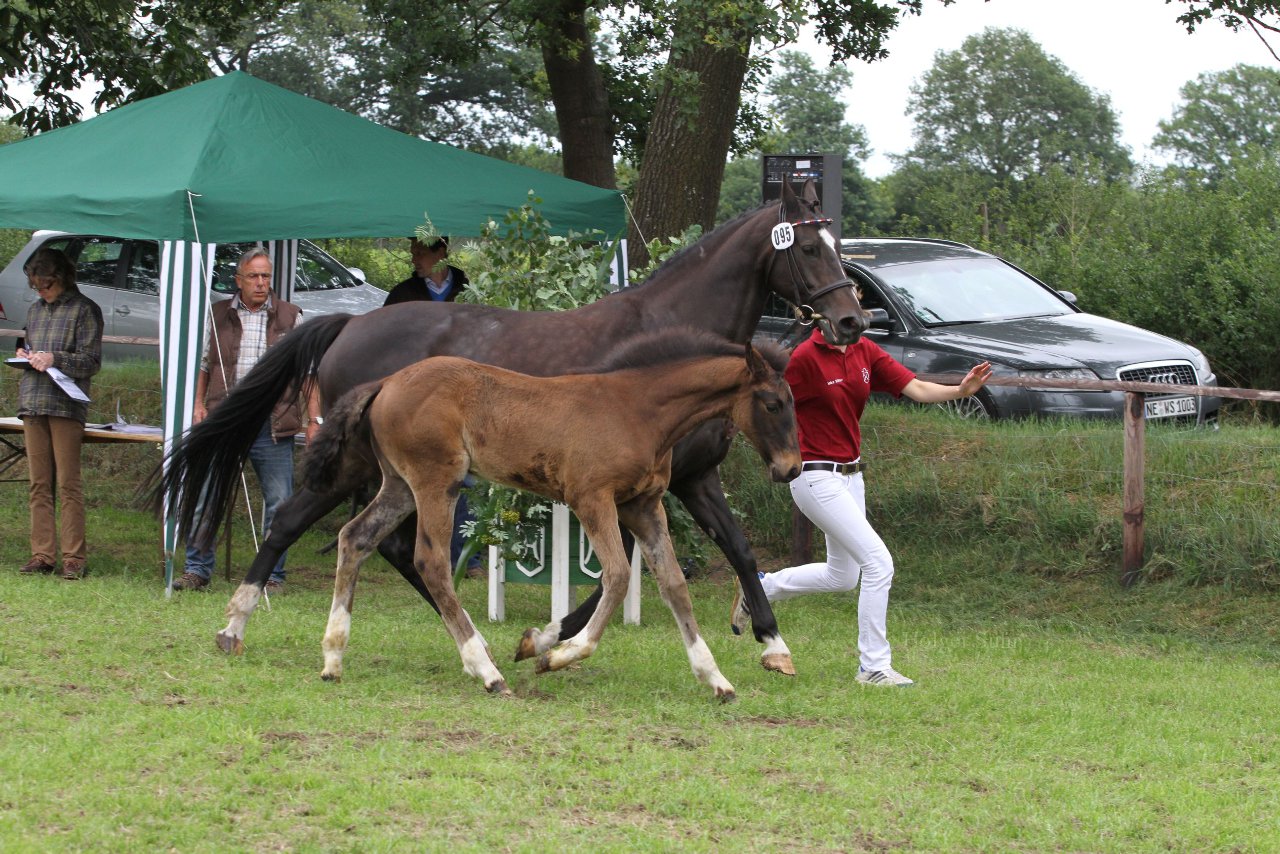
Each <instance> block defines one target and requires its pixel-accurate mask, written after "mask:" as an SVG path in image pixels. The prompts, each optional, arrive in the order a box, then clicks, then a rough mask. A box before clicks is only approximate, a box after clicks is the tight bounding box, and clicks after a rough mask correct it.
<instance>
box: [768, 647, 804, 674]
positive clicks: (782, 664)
mask: <svg viewBox="0 0 1280 854" xmlns="http://www.w3.org/2000/svg"><path fill="white" fill-rule="evenodd" d="M760 666H761V667H763V668H764V669H765V670H772V671H773V672H774V673H781V674H782V675H783V676H795V675H796V666H795V665H794V664H792V663H791V656H790V655H787V654H786V653H785V652H769V653H765V654H764V655H762V656H760Z"/></svg>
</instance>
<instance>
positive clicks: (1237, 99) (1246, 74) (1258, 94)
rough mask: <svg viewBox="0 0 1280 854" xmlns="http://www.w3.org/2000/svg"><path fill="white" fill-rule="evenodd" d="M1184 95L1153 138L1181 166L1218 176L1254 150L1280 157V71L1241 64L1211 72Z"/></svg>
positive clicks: (1189, 85)
mask: <svg viewBox="0 0 1280 854" xmlns="http://www.w3.org/2000/svg"><path fill="white" fill-rule="evenodd" d="M1181 94H1182V100H1183V103H1182V104H1181V105H1180V106H1178V107H1177V109H1175V110H1174V113H1173V117H1172V118H1171V119H1169V120H1168V121H1161V122H1160V131H1159V133H1157V134H1156V135H1155V138H1154V139H1153V140H1152V143H1153V145H1154V146H1155V147H1156V148H1158V149H1161V150H1164V151H1169V152H1172V153H1173V155H1174V158H1175V162H1176V163H1178V164H1179V165H1180V166H1182V167H1184V168H1187V169H1196V170H1203V171H1204V172H1205V173H1207V174H1208V175H1209V176H1210V177H1217V176H1220V175H1222V174H1224V173H1225V172H1227V171H1228V167H1229V166H1230V164H1231V163H1232V162H1234V161H1236V160H1238V159H1240V158H1241V157H1244V156H1246V152H1247V151H1248V149H1250V147H1256V148H1258V149H1260V150H1261V151H1263V152H1267V153H1269V154H1271V155H1272V156H1275V155H1277V154H1280V71H1277V70H1275V69H1272V68H1263V67H1260V66H1257V65H1243V64H1241V65H1237V66H1235V67H1233V68H1230V69H1228V70H1226V71H1214V72H1206V73H1204V74H1201V75H1200V76H1198V77H1197V78H1196V79H1195V80H1192V81H1190V82H1188V83H1186V84H1185V85H1184V86H1183V87H1182V90H1181Z"/></svg>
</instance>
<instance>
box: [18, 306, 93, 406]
mask: <svg viewBox="0 0 1280 854" xmlns="http://www.w3.org/2000/svg"><path fill="white" fill-rule="evenodd" d="M26 339H27V349H28V350H30V351H31V352H32V353H37V352H40V351H42V350H43V351H44V352H46V353H52V354H53V366H54V367H55V368H57V369H58V370H60V371H62V372H63V373H64V374H66V375H67V376H69V377H71V378H72V379H74V380H75V381H76V385H78V386H80V390H81V391H83V392H84V393H85V394H86V395H87V394H89V377H91V376H93V375H94V374H96V373H97V372H98V369H99V368H101V367H102V309H100V308H98V304H97V303H95V302H94V301H93V300H91V299H89V298H88V297H86V296H85V295H83V294H81V293H79V292H73V291H63V292H62V293H61V294H59V295H58V298H57V299H55V300H54V301H53V302H51V303H48V302H45V301H44V300H43V299H38V300H36V301H35V302H33V303H32V304H31V308H30V309H29V310H28V311H27V328H26ZM88 414H89V405H88V404H87V403H82V402H80V401H76V400H72V399H71V398H70V397H68V396H67V393H66V392H65V391H63V390H62V389H60V388H58V386H57V384H56V383H54V381H53V380H51V379H49V376H48V374H46V373H45V372H44V371H36V370H26V371H23V372H22V381H21V382H20V383H19V385H18V417H19V418H21V417H24V416H27V415H54V416H57V417H60V418H72V419H74V420H76V421H79V422H80V423H81V424H83V423H84V422H85V419H86V417H87V416H88Z"/></svg>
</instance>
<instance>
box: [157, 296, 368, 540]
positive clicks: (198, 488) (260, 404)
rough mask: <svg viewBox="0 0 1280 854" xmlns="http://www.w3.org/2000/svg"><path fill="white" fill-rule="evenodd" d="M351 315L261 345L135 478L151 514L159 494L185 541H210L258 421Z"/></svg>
mask: <svg viewBox="0 0 1280 854" xmlns="http://www.w3.org/2000/svg"><path fill="white" fill-rule="evenodd" d="M351 317H352V316H351V315H349V314H330V315H326V316H324V317H320V318H317V319H315V320H312V321H308V322H307V323H304V324H302V325H301V326H299V327H298V328H297V329H294V330H293V331H291V332H290V333H289V334H288V335H286V336H285V337H284V338H283V339H282V340H281V341H280V342H279V343H277V344H276V345H274V346H273V347H271V348H270V349H269V350H267V352H266V354H265V355H263V357H262V358H261V359H259V360H258V363H257V364H256V365H254V366H253V370H251V371H249V373H248V374H247V375H246V376H245V377H244V378H243V379H241V380H240V381H239V382H237V383H236V384H235V386H234V387H232V389H231V392H230V393H229V394H228V395H227V396H226V397H225V398H224V399H223V400H222V401H221V402H220V403H219V404H218V405H217V406H216V407H215V408H214V410H213V411H212V412H211V413H209V417H207V418H205V419H204V420H203V421H201V422H200V423H199V424H197V425H195V426H194V427H192V428H191V430H190V431H189V432H188V433H187V434H186V435H185V436H180V437H177V438H176V439H174V442H173V447H172V449H171V450H170V451H169V454H168V456H166V457H165V459H164V461H163V463H162V464H161V466H160V467H158V468H157V469H156V470H155V471H154V472H152V474H151V476H150V477H149V478H148V479H147V482H146V483H144V484H143V493H144V496H145V498H144V500H145V501H146V502H147V503H148V504H149V505H150V506H151V507H152V509H154V510H155V511H156V512H159V510H160V508H161V507H162V506H163V504H164V502H165V501H166V500H167V501H168V503H169V506H170V508H171V509H172V513H173V516H174V518H175V519H176V520H177V522H178V527H179V529H180V530H182V531H185V532H186V533H187V536H188V538H190V540H191V541H192V542H193V544H195V545H197V546H208V545H209V544H210V543H212V542H213V539H214V534H215V532H216V531H217V529H218V525H219V524H221V522H222V517H223V515H224V513H225V512H226V507H227V500H228V498H229V497H230V495H231V492H232V491H233V490H234V489H235V483H236V479H237V478H238V477H239V475H240V469H241V468H242V467H243V466H244V461H245V459H246V458H247V457H248V456H249V449H250V448H251V447H252V446H253V442H254V440H255V439H257V437H258V432H259V431H260V430H261V429H262V425H263V424H264V423H266V421H267V419H268V418H270V417H271V411H272V410H273V409H274V408H275V405H276V403H277V402H279V400H280V399H281V398H282V397H284V396H285V394H287V393H289V392H290V390H294V391H295V392H296V391H298V390H300V389H301V388H302V382H303V381H304V380H305V379H306V378H307V377H308V376H311V375H312V374H314V373H315V370H316V367H317V366H318V365H319V364H320V359H321V358H322V357H323V356H324V354H325V351H327V350H328V349H329V347H330V346H331V345H332V344H333V342H334V339H336V338H337V337H338V334H339V333H340V332H342V330H343V329H344V328H345V327H346V325H347V323H348V322H349V321H350V320H351ZM202 485H203V486H202ZM202 506H203V512H201V507H202ZM197 515H199V517H200V518H198V519H197ZM197 523H198V527H197Z"/></svg>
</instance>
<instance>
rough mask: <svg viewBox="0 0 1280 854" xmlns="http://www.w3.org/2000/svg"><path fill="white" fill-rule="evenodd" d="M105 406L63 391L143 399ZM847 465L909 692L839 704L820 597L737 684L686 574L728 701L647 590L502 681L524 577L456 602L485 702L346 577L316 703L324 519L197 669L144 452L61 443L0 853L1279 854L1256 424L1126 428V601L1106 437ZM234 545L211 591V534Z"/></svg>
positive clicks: (537, 612)
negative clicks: (1143, 512)
mask: <svg viewBox="0 0 1280 854" xmlns="http://www.w3.org/2000/svg"><path fill="white" fill-rule="evenodd" d="M141 370H143V369H140V372H141ZM113 382H114V384H113ZM135 382H137V380H135V379H134V378H132V377H131V376H129V375H125V376H123V377H121V376H117V377H115V378H112V377H107V378H106V379H105V380H104V382H103V383H101V384H96V385H95V389H97V390H98V393H97V394H95V397H96V398H99V399H101V400H103V401H110V402H111V404H109V405H112V406H113V405H114V399H116V397H122V398H123V399H124V401H125V405H126V408H127V407H129V406H136V407H142V406H143V405H144V401H143V396H141V395H139V394H138V393H136V392H134V391H132V390H131V385H132V384H133V383H135ZM4 392H5V389H4V388H0V398H3V395H4ZM126 415H127V416H128V417H130V418H131V419H132V420H147V419H146V417H145V413H144V415H142V416H141V417H140V416H138V415H137V414H134V413H131V412H129V411H128V410H127V409H126ZM868 444H869V447H870V448H871V449H872V459H873V460H874V461H875V462H874V467H873V469H872V471H871V472H870V473H869V475H868V477H869V478H871V479H872V480H871V481H870V482H871V484H872V486H871V488H870V496H871V501H872V512H873V514H876V517H875V518H876V519H877V520H878V524H879V525H880V527H881V529H882V531H884V533H885V536H886V539H887V540H888V541H889V544H890V547H891V548H892V550H893V551H894V554H895V562H896V565H897V568H898V575H897V578H896V580H895V585H894V592H893V601H892V603H891V606H890V637H891V639H892V641H893V644H894V664H895V666H896V667H897V668H898V669H900V670H902V671H903V672H904V673H906V674H907V675H909V676H911V677H913V678H915V679H916V680H917V682H918V684H917V686H916V687H915V688H911V689H905V690H897V689H874V688H863V687H861V686H858V685H856V684H855V683H854V681H853V677H854V674H855V672H856V670H857V654H856V647H855V643H856V639H855V621H856V602H855V598H854V597H853V596H852V595H842V596H826V597H809V598H806V599H802V600H796V601H792V602H786V603H780V604H778V605H777V606H776V610H777V614H778V618H779V622H780V624H781V626H782V629H783V633H784V636H785V637H786V639H787V641H788V643H789V644H790V646H791V649H792V651H793V653H794V656H795V661H796V665H797V667H798V669H799V676H798V677H796V678H794V679H787V678H785V677H780V676H777V675H775V674H770V673H766V672H765V671H764V670H762V669H761V668H760V666H759V663H758V657H759V653H760V648H759V646H758V645H756V644H755V643H754V642H753V641H751V640H749V639H739V638H735V637H733V636H732V635H731V634H730V633H729V631H728V626H727V610H728V604H729V600H730V597H731V595H732V584H731V583H730V581H729V580H728V576H727V574H726V572H725V569H724V567H723V565H721V564H719V563H715V562H712V563H711V564H710V565H708V566H706V567H704V569H703V570H702V572H701V573H700V574H699V575H698V576H697V577H696V578H695V580H693V581H692V582H691V589H692V592H693V598H694V602H695V606H696V608H697V614H698V618H699V620H700V621H701V624H702V627H703V631H704V634H705V636H706V638H707V641H708V643H709V645H710V647H711V649H712V651H713V653H714V654H715V655H716V657H717V659H718V662H719V664H720V667H721V669H722V670H723V672H724V673H725V675H726V676H727V677H728V678H729V679H730V680H731V681H732V682H733V683H734V685H735V687H736V688H737V692H738V700H737V702H735V703H732V704H729V705H720V704H717V703H715V702H714V701H713V700H712V699H711V697H710V692H709V691H708V690H707V689H705V688H704V687H702V686H701V685H699V684H698V683H697V682H696V681H695V680H694V678H693V676H692V674H691V673H690V670H689V666H688V663H687V661H686V660H685V656H684V652H683V649H682V647H681V645H680V642H679V639H678V635H677V633H676V630H675V627H674V625H673V624H672V620H671V618H670V615H669V613H668V612H667V610H666V608H665V606H663V605H662V603H661V602H660V601H659V599H658V596H657V594H656V591H655V589H654V587H653V584H652V581H651V580H650V579H649V578H648V577H647V576H646V577H645V581H644V585H645V588H644V622H643V625H641V626H639V627H631V626H623V625H621V623H620V621H616V622H615V623H614V625H612V626H611V627H610V630H609V632H608V633H607V634H606V635H605V638H604V642H603V644H602V645H601V648H600V650H599V652H598V653H597V654H596V656H594V657H593V658H592V659H590V660H588V661H587V662H585V663H583V664H582V665H580V666H576V667H574V668H571V669H570V670H568V671H565V672H562V673H557V674H549V675H546V676H540V677H539V676H535V675H534V674H533V672H532V665H531V663H530V662H522V663H520V664H516V663H513V662H511V661H510V656H511V653H512V651H513V650H514V648H515V643H516V640H517V638H518V637H519V635H520V632H521V631H522V630H523V629H524V628H526V627H528V626H530V625H537V624H541V623H543V622H544V621H545V620H546V619H547V611H548V601H547V591H546V588H543V587H525V586H518V587H512V588H510V592H509V594H508V602H507V614H508V620H507V622H506V623H503V624H490V623H487V622H486V621H485V620H484V614H485V610H486V609H485V603H484V596H485V589H484V582H481V581H473V580H466V581H464V582H463V583H462V586H461V590H460V593H461V595H462V597H463V601H464V604H465V605H466V606H467V607H468V609H469V610H470V611H471V613H472V614H473V615H474V616H475V617H476V618H477V620H478V621H479V624H480V627H481V630H482V631H483V632H484V633H485V635H486V637H487V638H488V639H489V642H490V644H491V646H492V648H493V651H494V654H495V657H496V658H497V660H498V664H499V667H500V668H501V669H502V671H503V673H504V675H505V676H506V677H507V681H508V684H509V685H510V686H511V688H512V689H513V691H514V694H515V696H514V697H511V698H506V699H500V698H494V697H490V696H487V695H486V694H484V693H483V691H482V689H481V687H480V685H479V684H478V683H477V682H476V681H475V680H473V679H471V678H469V677H467V676H465V675H464V674H463V673H462V669H461V665H460V662H459V659H458V656H457V653H456V651H455V649H454V647H453V644H452V642H451V641H449V640H448V638H447V636H446V634H445V632H444V630H443V628H442V626H441V624H440V621H439V619H438V618H437V617H436V616H435V615H434V613H433V612H431V611H430V610H429V609H428V608H426V607H425V606H424V605H423V604H422V603H421V602H420V601H419V600H418V599H417V597H416V595H415V594H413V593H412V591H411V590H410V589H409V588H408V586H407V585H405V584H404V583H403V582H402V581H400V580H399V578H398V577H396V576H395V575H394V573H393V572H392V571H391V570H390V569H389V568H388V567H387V566H386V565H385V564H384V563H382V562H381V560H380V559H377V558H375V559H373V560H371V561H370V563H369V565H368V566H367V567H366V569H365V572H364V574H363V577H362V579H361V584H360V588H359V591H358V595H357V601H356V608H355V614H354V622H353V629H352V631H353V634H352V642H351V646H350V649H349V651H348V654H347V656H346V660H345V679H344V681H343V682H342V683H341V684H336V685H335V684H329V683H324V682H322V681H321V680H320V679H319V671H320V667H321V663H322V662H321V652H320V638H321V635H322V633H323V630H324V623H325V619H326V616H327V612H328V606H329V598H330V593H331V584H332V574H333V556H332V555H319V554H317V552H318V550H319V549H320V548H321V547H322V546H323V545H325V544H326V543H327V542H328V541H329V540H331V539H332V537H333V535H334V532H335V531H336V529H337V526H338V524H339V520H337V519H329V520H326V521H325V522H324V523H322V524H321V525H319V526H317V530H315V531H313V532H311V533H309V534H308V535H307V536H306V537H305V538H304V539H303V540H302V541H301V542H300V543H299V544H298V545H297V546H295V548H294V549H293V550H292V551H291V553H290V561H289V566H290V580H289V582H288V590H287V592H286V593H285V594H283V595H280V596H277V597H275V600H274V602H273V603H272V607H271V609H270V611H268V610H266V609H263V608H260V609H259V610H258V612H257V613H256V614H255V615H254V617H253V619H252V620H251V622H250V623H249V627H248V635H247V638H246V642H247V646H248V650H247V653H246V654H245V655H244V656H242V657H239V658H230V657H226V656H224V655H223V654H222V653H220V652H218V651H217V649H216V648H215V646H214V643H213V635H214V633H215V632H216V631H217V630H218V629H219V628H221V627H222V625H223V623H224V621H223V609H224V607H225V605H226V601H227V598H228V597H229V595H230V593H231V592H232V590H233V585H232V583H231V582H228V581H226V580H224V578H223V574H222V573H223V571H222V567H221V566H220V567H219V570H218V575H217V579H216V581H215V584H214V585H213V589H212V591H211V592H210V593H207V594H178V595H175V596H174V597H173V598H172V599H166V598H165V596H164V593H163V589H162V585H161V564H160V556H159V545H158V526H157V524H156V522H155V521H154V520H153V519H151V518H150V517H149V516H147V515H146V514H144V513H142V512H141V511H139V510H137V509H136V508H135V507H134V506H133V504H132V492H133V489H134V487H135V486H136V485H137V483H138V482H139V481H140V480H141V478H142V476H143V475H144V474H145V472H146V471H147V469H148V468H149V467H150V466H151V465H153V464H154V462H155V460H156V452H155V449H154V448H151V447H145V446H144V447H129V448H120V447H115V448H106V447H93V448H86V467H87V469H88V470H89V472H90V474H89V475H88V476H87V478H86V492H87V499H88V503H89V508H90V509H89V519H90V561H89V563H90V567H91V570H92V573H93V574H91V575H90V577H89V578H88V579H87V580H85V581H83V582H78V583H67V582H61V581H59V580H55V579H53V578H47V577H37V578H32V577H25V576H19V575H18V574H17V573H16V571H15V568H16V567H17V566H18V565H19V564H20V563H21V562H23V561H24V560H25V559H26V557H27V552H26V547H27V544H26V505H25V501H24V500H23V498H24V490H25V487H24V486H23V485H21V484H0V496H3V499H2V500H0V530H3V531H4V536H3V538H2V539H0V716H2V719H3V720H4V722H5V723H4V725H3V727H0V769H3V772H2V773H0V850H3V851H4V852H9V851H19V852H22V851H50V850H55V851H56V850H101V851H140V850H174V851H184V852H186V851H268V850H270V851H275V850H289V851H293V850H300V851H361V852H364V851H441V850H467V851H472V850H474V851H489V850H509V851H548V850H552V851H554V850H572V851H577V850H610V851H623V850H643V851H674V850H681V851H684V850H690V851H720V850H724V849H726V848H729V847H733V848H737V849H740V850H746V849H753V850H766V851H768V850H778V851H782V850H786V851H1108V852H1109V851H1115V852H1120V851H1124V852H1129V851H1169V850H1174V851H1260V852H1261V851H1274V850H1280V819H1277V811H1276V809H1275V788H1276V782H1277V780H1280V767H1278V766H1280V743H1278V742H1280V736H1277V731H1276V727H1275V716H1276V713H1275V710H1276V709H1277V708H1278V707H1280V645H1278V641H1280V614H1278V613H1277V611H1276V608H1275V596H1274V590H1275V579H1276V577H1277V558H1278V557H1280V549H1277V548H1276V544H1277V540H1278V538H1280V535H1278V533H1277V528H1278V523H1277V520H1276V519H1275V510H1274V508H1275V507H1276V506H1277V505H1276V502H1275V494H1274V493H1275V488H1276V486H1275V485H1276V481H1277V478H1276V472H1277V458H1278V457H1280V455H1277V453H1276V451H1277V450H1280V439H1277V437H1276V435H1275V433H1274V431H1272V430H1270V429H1269V428H1255V427H1248V426H1245V427H1242V428H1240V429H1233V428H1230V427H1228V428H1224V429H1223V430H1222V431H1220V432H1217V433H1209V432H1204V431H1196V432H1181V433H1175V432H1170V431H1153V432H1152V434H1151V435H1150V436H1149V437H1148V450H1149V454H1150V458H1151V460H1152V466H1151V473H1150V475H1149V486H1148V508H1147V511H1148V520H1149V527H1150V531H1149V536H1148V543H1149V548H1148V563H1149V566H1150V567H1152V571H1150V572H1148V573H1147V574H1146V575H1145V576H1144V579H1143V582H1142V583H1141V584H1139V585H1138V586H1137V587H1135V588H1134V589H1132V590H1129V591H1122V590H1120V589H1118V586H1117V585H1116V583H1115V578H1116V569H1117V562H1118V559H1119V558H1118V544H1119V538H1118V530H1119V522H1118V516H1117V514H1116V509H1117V506H1116V496H1117V494H1118V493H1117V491H1116V486H1117V484H1118V480H1117V477H1118V475H1117V471H1118V460H1119V439H1118V437H1117V436H1115V435H1114V431H1113V430H1109V429H1108V428H1107V427H1085V426H1082V425H1073V426H1070V427H1067V426H1063V425H997V426H981V425H969V424H963V425H957V424H954V423H951V422H946V421H941V420H939V419H937V418H936V417H934V416H933V415H932V413H921V412H912V411H910V410H906V409H897V408H894V409H888V408H880V409H876V410H875V411H874V412H872V413H871V414H870V415H869V429H868ZM742 460H743V457H742V456H740V455H737V456H735V461H734V463H735V464H734V465H731V466H729V467H728V469H727V471H728V472H729V474H730V475H731V477H729V478H727V483H729V484H730V492H731V494H732V496H733V499H734V503H735V506H737V507H738V509H739V510H740V511H741V512H743V513H744V518H745V521H746V522H747V524H748V526H749V528H750V529H751V530H752V535H753V539H754V540H755V541H756V542H757V543H759V544H761V545H763V546H765V547H767V549H766V551H764V552H763V553H762V562H763V563H764V564H765V565H766V566H776V565H779V564H780V563H781V561H782V559H781V558H780V557H778V553H779V549H780V546H781V547H784V546H785V544H786V536H785V530H787V527H786V521H787V519H786V513H787V509H788V506H789V505H788V502H787V499H786V493H785V489H784V490H782V491H781V492H779V490H778V489H777V488H775V487H767V486H763V485H761V484H759V483H751V482H748V481H747V479H745V478H742V477H739V476H738V475H737V473H735V466H737V468H742V467H744V466H745V464H744V463H743V462H742ZM17 474H18V476H21V475H22V472H21V471H19V472H18V473H17ZM235 541H236V549H235V565H236V568H235V571H234V577H235V579H236V580H237V581H238V579H239V576H240V574H242V573H243V570H244V568H245V567H246V566H247V563H248V560H249V559H250V558H251V556H252V548H251V547H250V544H249V537H248V533H247V526H245V525H244V524H243V522H240V523H239V524H238V525H237V528H236V540H235ZM819 548H820V547H819ZM221 557H222V551H221V549H219V560H220V561H221Z"/></svg>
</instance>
